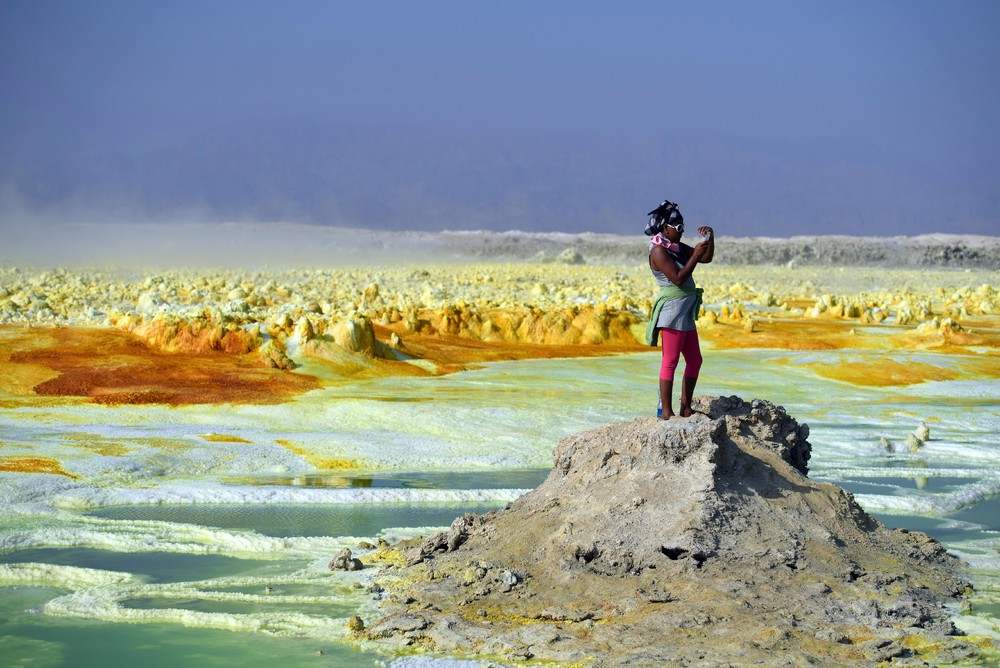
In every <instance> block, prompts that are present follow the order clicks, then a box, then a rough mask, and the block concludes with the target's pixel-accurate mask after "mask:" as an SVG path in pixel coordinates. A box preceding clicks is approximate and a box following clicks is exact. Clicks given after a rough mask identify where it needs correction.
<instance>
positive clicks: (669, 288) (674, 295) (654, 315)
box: [646, 285, 704, 347]
mask: <svg viewBox="0 0 1000 668" xmlns="http://www.w3.org/2000/svg"><path fill="white" fill-rule="evenodd" d="M703 292H704V290H702V289H701V288H679V287H677V286H676V285H665V286H663V287H661V288H660V295H659V296H658V297H657V298H656V301H655V302H653V310H652V311H651V312H650V314H649V324H648V325H646V345H648V346H654V347H655V346H657V345H659V343H658V339H659V338H660V334H659V329H658V328H657V327H656V323H657V321H658V320H659V319H660V310H661V309H662V308H663V305H664V304H666V303H667V302H669V301H673V300H675V299H683V298H684V297H690V296H691V295H695V296H696V297H697V299H695V300H694V304H693V305H692V306H691V317H692V318H693V319H695V320H697V319H698V312H699V311H700V310H701V295H702V293H703Z"/></svg>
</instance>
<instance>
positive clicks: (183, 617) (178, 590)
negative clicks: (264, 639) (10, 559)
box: [0, 563, 377, 640]
mask: <svg viewBox="0 0 1000 668" xmlns="http://www.w3.org/2000/svg"><path fill="white" fill-rule="evenodd" d="M367 578H368V576H366V575H365V574H362V573H330V572H326V571H325V567H324V566H322V565H320V566H315V565H314V566H312V567H311V570H302V571H298V572H296V573H292V574H288V575H278V576H273V577H229V578H217V579H213V580H203V581H198V582H181V583H167V584H146V583H143V582H141V580H140V579H139V578H137V577H136V576H134V575H132V574H130V573H121V572H114V571H103V570H98V569H91V568H78V567H72V566H54V565H50V564H37V563H27V564H0V583H3V584H4V585H7V586H47V587H54V588H60V589H65V588H71V589H74V590H75V591H73V592H71V593H69V594H66V595H63V596H59V597H57V598H54V599H52V600H50V601H48V602H47V603H46V604H45V606H44V608H43V611H44V612H45V614H47V615H52V616H58V617H78V618H85V619H99V620H104V621H110V622H128V623H136V622H161V623H162V622H168V623H178V624H183V625H184V626H197V627H203V628H220V629H227V630H233V631H243V632H252V633H264V634H267V635H276V636H285V637H308V638H318V639H331V640H337V639H340V638H342V637H343V636H344V635H345V634H346V626H347V618H345V617H325V616H318V615H310V614H304V613H299V612H293V611H284V610H275V611H273V612H253V613H227V612H201V611H195V610H188V609H183V608H171V607H163V608H154V609H136V608H126V607H123V606H122V602H123V601H126V600H129V599H135V598H153V599H156V598H160V599H165V600H166V601H172V600H177V599H184V600H189V599H197V600H206V601H218V602H235V603H254V604H255V605H258V606H263V607H266V606H267V605H268V604H275V605H279V604H280V605H288V604H297V605H303V606H306V605H319V606H323V605H327V606H346V607H350V608H352V609H354V610H357V611H358V612H360V613H361V614H367V615H368V616H369V617H371V616H374V614H375V613H376V606H377V603H375V602H374V601H372V600H371V599H370V598H368V597H365V596H363V595H361V594H360V593H359V592H360V590H359V589H358V588H357V587H356V586H354V584H355V583H357V582H358V581H359V580H365V579H367ZM283 585H284V586H288V585H305V586H307V587H309V588H311V589H313V590H315V591H318V592H331V594H328V595H295V594H283V593H281V587H282V586H283ZM226 587H229V588H232V587H244V588H253V589H255V590H256V591H258V592H266V591H268V589H266V588H269V591H270V592H271V593H245V592H232V591H219V589H220V588H226Z"/></svg>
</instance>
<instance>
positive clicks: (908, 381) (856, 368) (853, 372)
mask: <svg viewBox="0 0 1000 668" xmlns="http://www.w3.org/2000/svg"><path fill="white" fill-rule="evenodd" d="M804 366H806V367H808V368H809V369H812V370H813V371H814V372H815V373H816V375H818V376H822V377H823V378H830V379H832V380H840V381H843V382H845V383H851V384H852V385H862V386H865V387H888V386H891V385H916V384H918V383H924V382H927V381H935V380H955V379H957V378H958V377H959V376H960V374H959V373H958V372H957V371H953V370H951V369H945V368H942V367H939V366H934V365H933V364H924V363H923V362H912V361H910V362H905V363H904V362H898V361H896V360H884V361H883V360H874V359H867V360H855V361H852V362H838V363H836V364H823V363H820V362H812V363H808V364H805V365H804Z"/></svg>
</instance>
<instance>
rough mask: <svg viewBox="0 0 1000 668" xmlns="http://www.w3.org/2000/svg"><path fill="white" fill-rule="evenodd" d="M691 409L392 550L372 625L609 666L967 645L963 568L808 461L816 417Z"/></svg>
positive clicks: (568, 457) (744, 408)
mask: <svg viewBox="0 0 1000 668" xmlns="http://www.w3.org/2000/svg"><path fill="white" fill-rule="evenodd" d="M695 408H696V409H697V410H698V411H700V413H699V414H696V415H694V416H693V417H691V418H687V419H673V420H670V421H666V422H663V421H657V420H654V419H639V420H636V421H634V422H631V423H626V424H618V425H612V426H609V427H605V428H602V429H597V430H594V431H589V432H585V433H581V434H577V435H575V436H571V437H569V438H567V439H565V440H563V441H562V442H561V443H559V445H558V446H557V447H556V450H555V455H554V460H555V465H554V467H553V469H552V472H551V473H550V475H549V477H548V479H547V480H546V481H545V482H544V483H543V484H542V485H541V486H539V487H538V488H536V489H535V490H533V491H531V492H529V493H528V494H526V495H524V496H523V497H521V498H520V499H518V500H517V501H516V502H514V503H512V504H511V505H510V506H508V507H507V508H506V509H504V510H501V511H496V512H493V513H489V514H487V515H485V516H482V517H479V516H475V515H464V516H463V517H461V518H459V519H458V520H456V522H455V523H454V524H453V525H452V527H451V529H450V530H449V531H448V532H443V533H441V534H438V535H435V536H432V537H430V538H429V539H427V540H425V541H422V542H417V543H410V544H407V543H403V544H400V545H397V546H395V547H394V548H390V549H389V550H384V551H383V555H382V558H383V559H384V560H385V562H386V563H391V564H395V565H389V566H387V567H386V568H385V569H384V570H383V572H382V573H381V574H380V575H379V576H378V578H377V582H378V584H379V586H381V587H383V588H384V589H385V590H386V592H387V596H388V598H387V600H386V603H385V607H384V613H385V615H384V617H383V618H381V619H380V620H377V621H376V622H375V623H374V624H370V625H369V626H368V628H367V630H366V631H365V633H366V635H367V637H368V638H371V639H376V640H381V641H385V642H401V643H404V644H412V643H419V644H421V645H422V646H425V647H429V648H431V649H436V650H439V651H452V650H456V649H462V650H470V649H471V650H472V651H474V652H477V653H481V654H497V655H501V656H506V657H509V658H530V657H536V658H539V659H549V660H556V661H573V662H583V663H584V664H586V665H602V666H603V665H608V666H611V665H629V666H654V665H655V666H661V665H693V664H697V665H746V664H751V663H753V664H763V665H777V664H781V665H872V664H874V663H878V662H880V661H885V660H889V659H892V658H893V657H902V656H907V655H910V654H912V653H913V652H915V651H916V650H915V649H913V648H916V647H927V646H929V644H928V643H929V642H930V641H933V642H934V643H936V646H937V647H938V648H941V647H946V646H948V644H949V643H951V644H953V645H954V644H956V643H957V644H962V643H961V641H959V640H957V639H955V638H952V637H951V634H953V633H954V632H955V631H954V628H953V626H952V624H951V622H950V620H949V615H948V613H947V612H946V610H945V608H944V607H943V606H944V605H945V604H946V603H948V602H951V601H953V600H955V599H956V597H959V596H961V595H962V594H963V593H965V592H966V591H967V590H968V584H967V583H966V582H965V580H964V579H963V578H962V577H961V575H960V574H959V570H958V567H959V564H958V563H957V561H956V559H954V558H953V557H951V556H950V555H948V554H947V553H946V552H945V550H944V549H943V548H942V547H941V545H940V544H938V543H937V542H935V541H934V540H933V539H931V538H930V537H928V536H926V535H925V534H922V533H918V532H910V531H906V530H890V529H888V528H886V527H884V526H883V525H881V524H880V523H879V522H877V521H876V520H875V519H873V518H872V517H871V516H869V515H868V514H867V513H865V511H864V510H863V509H862V508H861V507H860V506H859V505H858V504H857V503H856V502H855V501H854V499H853V497H852V496H851V495H850V494H849V493H848V492H846V491H844V490H842V489H840V488H838V487H836V486H835V485H832V484H829V483H819V482H815V481H812V480H810V479H809V478H808V477H806V472H807V470H808V469H807V466H808V461H809V453H810V444H809V442H808V440H807V437H808V428H807V427H806V426H805V425H799V424H798V423H797V422H796V421H795V420H794V419H792V418H791V417H789V416H788V415H787V414H786V413H785V411H784V410H783V409H782V408H780V407H777V406H774V405H773V404H770V403H768V402H766V401H759V400H757V401H753V402H749V403H748V402H745V401H742V400H740V399H738V398H736V397H729V398H714V399H701V400H699V401H698V402H697V404H696V406H695ZM394 552H396V553H398V554H395V557H393V553H394ZM963 646H964V645H963Z"/></svg>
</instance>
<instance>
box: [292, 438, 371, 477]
mask: <svg viewBox="0 0 1000 668" xmlns="http://www.w3.org/2000/svg"><path fill="white" fill-rule="evenodd" d="M274 442H275V443H277V444H278V445H280V446H281V447H283V448H285V449H286V450H288V451H289V452H291V453H293V454H296V455H298V456H299V457H302V458H303V459H304V460H306V461H307V462H309V464H310V465H311V466H313V467H314V468H316V469H318V470H321V471H343V470H356V469H364V468H366V467H365V465H364V464H362V463H361V462H359V461H357V460H354V459H337V458H331V457H319V456H317V455H315V454H314V453H312V452H309V451H308V450H306V449H305V448H302V447H299V446H297V445H295V444H294V443H293V442H292V441H289V440H286V439H283V438H276V439H275V440H274Z"/></svg>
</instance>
